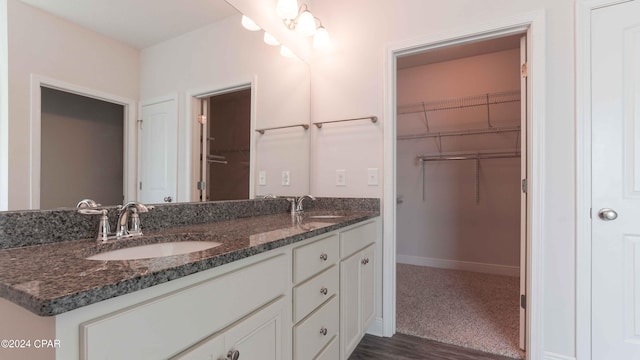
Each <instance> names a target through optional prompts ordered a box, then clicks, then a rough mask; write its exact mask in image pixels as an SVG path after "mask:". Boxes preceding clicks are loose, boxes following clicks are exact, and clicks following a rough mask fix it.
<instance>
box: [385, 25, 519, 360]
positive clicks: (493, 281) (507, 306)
mask: <svg viewBox="0 0 640 360" xmlns="http://www.w3.org/2000/svg"><path fill="white" fill-rule="evenodd" d="M526 82H527V72H526V39H525V37H524V35H522V34H518V35H510V36H504V37H498V38H493V39H489V40H483V41H476V42H471V43H465V44H460V45H453V46H447V47H439V48H436V49H432V50H428V51H424V52H419V53H412V54H410V55H406V56H399V57H398V58H397V70H396V90H397V98H396V104H397V110H396V111H397V113H396V119H397V121H396V135H397V139H396V179H397V180H396V181H397V183H396V186H397V190H396V194H397V210H396V254H397V264H396V285H397V287H396V329H397V332H400V333H405V334H410V335H416V336H420V337H424V338H428V339H432V340H436V341H440V342H444V343H450V344H454V345H458V346H463V347H469V348H473V349H477V350H481V351H485V352H489V353H494V354H499V355H504V356H508V357H511V358H517V359H520V358H524V351H523V350H524V344H525V336H526V335H525V329H526V326H525V318H526V317H525V312H524V307H525V302H526V301H525V300H526V296H525V291H526V263H525V262H526V258H527V257H526V248H527V246H526V245H527V244H526V233H527V231H526V227H527V224H526V221H527V214H526V211H527V194H526V179H527V174H526V171H527V143H526V139H527V136H526V129H527V120H526V114H527V104H526V99H527V96H526V90H527V84H526Z"/></svg>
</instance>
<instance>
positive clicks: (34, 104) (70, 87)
mask: <svg viewBox="0 0 640 360" xmlns="http://www.w3.org/2000/svg"><path fill="white" fill-rule="evenodd" d="M41 87H46V88H50V89H56V90H60V91H64V92H68V93H71V94H76V95H80V96H85V97H89V98H93V99H97V100H102V101H106V102H110V103H114V104H118V105H122V106H124V114H123V118H124V141H123V143H124V149H123V152H124V159H123V164H124V168H123V180H122V182H123V188H122V190H123V192H124V194H123V195H124V200H125V201H128V200H133V199H135V198H136V174H137V173H136V168H137V166H136V163H137V152H136V110H137V109H136V102H135V100H132V99H128V98H125V97H121V96H118V95H113V94H109V93H106V92H102V91H99V90H95V89H91V88H86V87H83V86H79V85H75V84H71V83H67V82H64V81H60V80H56V79H52V78H49V77H45V76H41V75H37V74H31V107H30V111H31V114H30V116H29V118H30V122H29V134H30V138H29V208H30V209H39V208H40V150H41V148H40V144H41V142H40V140H41V120H42V119H41V116H42V99H41V91H40V88H41Z"/></svg>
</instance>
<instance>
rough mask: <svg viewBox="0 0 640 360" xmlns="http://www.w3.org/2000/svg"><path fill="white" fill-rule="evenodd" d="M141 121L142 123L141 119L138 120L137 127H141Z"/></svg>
mask: <svg viewBox="0 0 640 360" xmlns="http://www.w3.org/2000/svg"><path fill="white" fill-rule="evenodd" d="M142 123H143V120H142V119H140V120H138V128H140V129H142Z"/></svg>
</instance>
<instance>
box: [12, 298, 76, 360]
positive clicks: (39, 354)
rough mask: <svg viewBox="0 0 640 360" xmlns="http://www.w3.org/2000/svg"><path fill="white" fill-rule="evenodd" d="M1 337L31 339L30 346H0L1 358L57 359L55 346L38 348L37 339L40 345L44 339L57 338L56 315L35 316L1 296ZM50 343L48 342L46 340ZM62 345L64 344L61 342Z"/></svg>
mask: <svg viewBox="0 0 640 360" xmlns="http://www.w3.org/2000/svg"><path fill="white" fill-rule="evenodd" d="M0 319H2V323H3V324H11V326H0V339H2V340H4V339H7V340H8V339H14V340H25V343H24V344H25V346H26V341H30V347H26V348H22V349H15V348H14V349H11V348H5V347H4V346H2V347H0V359H12V360H50V359H55V356H56V355H55V354H56V349H55V347H46V348H42V347H39V348H36V341H39V343H38V344H39V345H38V346H40V345H41V344H42V340H52V341H54V340H56V331H55V329H56V328H55V317H53V316H34V315H33V313H31V312H29V310H26V309H24V308H22V307H20V306H18V305H16V304H14V303H12V302H10V301H8V300H5V299H2V298H0ZM45 343H46V344H48V342H45ZM60 346H64V344H62V343H60Z"/></svg>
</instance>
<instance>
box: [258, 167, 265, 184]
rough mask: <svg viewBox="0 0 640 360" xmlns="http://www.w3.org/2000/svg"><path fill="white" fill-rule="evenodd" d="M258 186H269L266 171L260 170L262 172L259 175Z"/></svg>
mask: <svg viewBox="0 0 640 360" xmlns="http://www.w3.org/2000/svg"><path fill="white" fill-rule="evenodd" d="M258 185H260V186H265V185H267V172H266V171H264V170H260V172H259V173H258Z"/></svg>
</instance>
